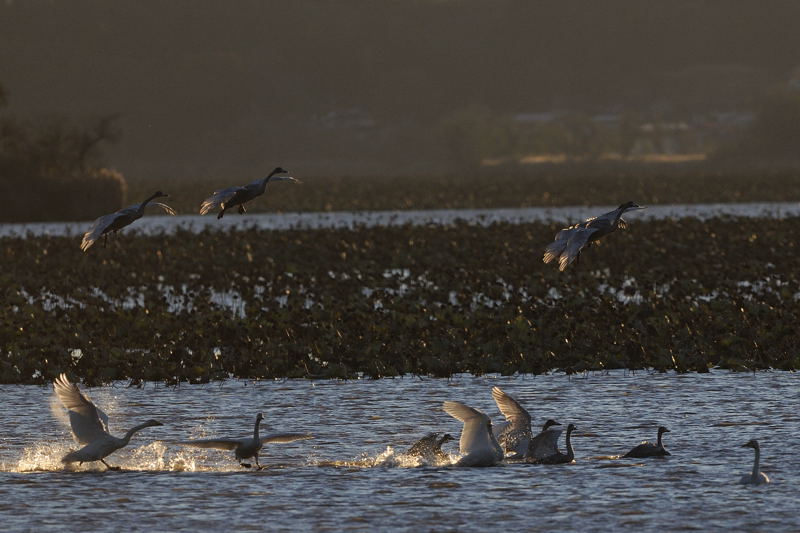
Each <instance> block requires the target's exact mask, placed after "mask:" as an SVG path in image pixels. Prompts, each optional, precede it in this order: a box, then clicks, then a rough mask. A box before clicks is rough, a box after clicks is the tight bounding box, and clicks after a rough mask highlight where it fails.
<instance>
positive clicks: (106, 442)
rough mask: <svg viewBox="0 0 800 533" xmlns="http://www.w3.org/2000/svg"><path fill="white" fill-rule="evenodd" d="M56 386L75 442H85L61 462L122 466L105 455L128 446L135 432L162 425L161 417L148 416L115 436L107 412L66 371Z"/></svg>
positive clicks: (58, 378) (110, 467) (117, 468)
mask: <svg viewBox="0 0 800 533" xmlns="http://www.w3.org/2000/svg"><path fill="white" fill-rule="evenodd" d="M53 389H54V390H55V393H56V396H58V399H59V401H60V402H61V405H63V406H64V408H65V409H66V410H67V411H69V423H70V426H71V427H72V437H73V438H74V439H75V442H77V443H78V444H80V445H82V446H83V448H81V449H79V450H75V451H71V452H69V453H68V454H67V455H65V456H64V457H63V458H62V459H61V462H62V463H78V464H83V463H88V462H90V461H100V462H101V463H103V464H104V465H105V466H106V468H108V469H109V470H119V467H115V466H110V465H109V464H108V463H106V462H105V461H104V460H103V459H104V458H105V457H107V456H109V455H111V454H112V453H114V452H115V451H117V450H119V449H120V448H123V447H125V446H127V445H128V443H129V442H130V440H131V437H133V435H134V434H135V433H136V432H138V431H140V430H142V429H144V428H147V427H151V426H161V425H162V424H161V422H159V421H158V420H148V421H147V422H144V423H143V424H139V425H138V426H135V427H133V428H131V429H129V430H128V432H127V433H125V436H124V437H122V438H118V437H114V436H113V435H110V434H109V433H108V416H107V415H106V414H105V413H104V412H103V411H101V410H100V409H99V408H98V407H97V406H95V405H94V404H93V403H92V402H91V401H90V400H89V398H87V397H86V396H85V395H83V394H81V391H80V390H79V389H78V386H77V385H75V384H74V383H70V382H69V379H67V376H66V374H61V375H60V376H58V377H57V378H56V380H55V382H54V383H53Z"/></svg>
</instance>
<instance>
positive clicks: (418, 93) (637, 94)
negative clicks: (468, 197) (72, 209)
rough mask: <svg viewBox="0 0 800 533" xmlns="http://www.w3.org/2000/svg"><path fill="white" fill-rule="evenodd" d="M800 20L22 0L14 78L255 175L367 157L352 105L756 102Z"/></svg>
mask: <svg viewBox="0 0 800 533" xmlns="http://www.w3.org/2000/svg"><path fill="white" fill-rule="evenodd" d="M798 20H800V3H798V2H794V1H769V2H760V1H736V0H724V1H723V0H719V1H700V0H691V1H690V0H682V1H673V2H667V1H655V0H630V1H624V2H623V1H608V2H596V1H593V0H586V1H582V2H564V1H533V0H492V1H483V0H480V1H479V0H451V1H434V0H385V1H373V0H360V1H355V0H330V1H321V0H318V1H313V0H292V1H290V2H286V1H255V0H252V1H251V0H236V1H233V2H217V1H213V2H212V1H206V2H202V1H187V0H184V1H169V2H167V1H161V2H157V1H115V0H111V1H108V0H74V1H57V0H51V1H46V0H26V1H24V2H22V1H12V2H9V1H6V2H5V3H0V66H1V68H0V84H2V85H3V86H4V87H5V88H6V90H7V91H8V93H9V100H10V105H9V108H8V109H7V111H6V112H9V113H13V114H15V115H17V116H33V115H41V114H44V113H58V114H61V115H65V116H68V117H70V118H75V119H77V120H83V119H86V118H90V117H97V116H100V115H103V114H110V113H122V119H121V122H120V125H121V126H122V129H123V131H124V137H123V140H122V142H121V143H120V144H119V145H118V146H117V147H115V148H114V149H113V151H112V153H111V159H112V161H111V162H112V163H113V164H114V165H115V166H117V167H118V168H120V169H121V170H122V171H123V172H125V173H126V174H134V175H135V174H156V175H158V174H164V175H174V174H179V175H193V174H214V173H226V172H234V173H242V174H245V175H247V174H249V173H251V172H256V170H257V169H260V168H261V167H267V166H271V165H272V166H274V163H275V162H276V159H281V160H283V161H285V159H284V158H288V159H289V160H290V161H291V162H292V163H295V164H301V163H302V161H303V160H304V159H308V160H309V161H310V160H313V159H318V160H320V159H324V158H320V157H317V158H315V157H314V155H315V154H322V153H325V154H326V155H325V157H333V156H332V155H330V154H333V155H336V154H338V153H339V152H345V153H343V154H342V156H343V158H342V159H343V160H344V161H347V160H353V159H354V158H356V157H358V155H359V152H358V148H357V146H355V147H353V146H350V147H348V146H347V145H346V144H345V143H342V146H341V147H339V146H338V145H336V146H332V145H331V141H330V139H327V138H325V137H324V136H323V137H319V135H318V134H317V133H318V132H316V131H315V129H318V126H319V123H318V122H316V119H318V118H319V117H320V116H323V115H325V114H326V113H329V112H331V111H338V110H344V109H351V108H358V109H359V110H362V111H363V112H364V113H366V114H368V115H369V116H370V117H372V118H374V119H375V121H376V123H377V124H379V125H400V124H409V123H413V124H418V125H421V127H425V126H426V125H430V124H435V123H436V121H438V120H440V119H441V117H443V116H446V115H447V114H448V113H451V112H453V111H454V110H457V109H460V108H463V107H468V106H474V105H479V106H485V107H487V108H489V109H491V110H493V111H496V112H498V113H515V112H532V111H543V110H548V109H554V108H562V109H564V108H567V109H573V108H574V109H582V110H585V111H587V112H602V111H605V110H626V109H645V110H646V109H649V108H651V107H652V106H661V108H664V109H668V110H674V111H675V112H688V111H691V110H697V109H712V108H717V109H729V108H735V107H746V106H748V105H752V102H753V101H754V100H756V99H757V97H758V95H759V94H760V93H761V92H763V90H764V88H765V87H767V86H769V85H770V84H774V83H778V82H781V81H782V80H785V78H786V77H787V75H788V73H789V72H790V71H791V69H792V68H793V67H795V66H796V65H800V32H797V31H796V22H797V21H798ZM356 144H357V143H356ZM326 150H327V151H326ZM348 150H349V151H350V152H348ZM309 152H310V153H309ZM284 164H289V163H284ZM258 172H260V170H258ZM258 172H256V173H258Z"/></svg>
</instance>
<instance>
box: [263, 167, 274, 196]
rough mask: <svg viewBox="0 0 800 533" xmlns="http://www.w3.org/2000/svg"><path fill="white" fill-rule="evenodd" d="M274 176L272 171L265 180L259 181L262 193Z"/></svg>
mask: <svg viewBox="0 0 800 533" xmlns="http://www.w3.org/2000/svg"><path fill="white" fill-rule="evenodd" d="M274 175H275V171H274V170H273V171H272V172H270V173H269V176H267V177H266V178H264V179H263V180H261V192H262V193H263V192H264V191H265V190H267V183H269V180H271V179H272V177H273V176H274Z"/></svg>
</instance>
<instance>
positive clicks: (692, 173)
mask: <svg viewBox="0 0 800 533" xmlns="http://www.w3.org/2000/svg"><path fill="white" fill-rule="evenodd" d="M289 170H290V171H292V172H291V174H292V175H294V176H297V177H299V178H300V179H302V180H304V183H302V184H299V185H293V184H289V183H273V184H270V185H269V186H268V188H267V192H266V194H265V195H264V196H262V197H260V198H258V199H257V200H256V201H254V202H252V203H250V204H249V205H248V210H249V211H251V212H264V211H284V212H288V211H348V210H383V209H444V208H448V209H457V208H491V207H529V206H548V207H549V206H562V205H615V206H616V205H619V204H621V203H623V202H626V201H628V200H633V201H635V202H637V203H639V204H642V205H647V204H655V203H717V202H724V203H727V202H789V201H800V171H798V170H796V169H791V168H781V167H767V166H764V167H752V166H750V167H742V168H730V167H722V166H719V165H715V164H636V163H621V164H611V163H608V164H600V163H595V164H555V165H531V166H529V167H525V166H499V167H494V168H485V169H482V170H473V171H465V172H464V173H462V174H450V175H441V176H402V177H394V178H393V177H385V176H375V177H369V178H364V177H350V176H341V177H314V176H306V175H304V174H303V172H302V169H292V168H290V169H289ZM257 177H259V176H242V177H239V178H238V179H237V178H219V179H213V180H211V179H206V180H182V179H164V180H159V179H148V180H138V179H130V180H129V183H128V186H129V194H128V200H129V203H133V202H137V201H142V200H143V199H144V198H146V197H147V196H149V195H150V194H152V193H153V192H154V191H156V190H163V191H164V192H166V193H168V194H170V198H169V199H168V200H167V203H168V204H170V205H171V206H172V207H174V208H175V209H177V210H178V211H179V212H180V213H182V214H191V213H197V212H198V210H199V208H200V203H201V202H202V201H203V199H204V198H205V197H207V196H208V195H210V194H211V192H212V191H213V190H215V189H221V188H224V187H228V186H231V185H243V184H245V183H249V182H250V181H252V180H253V179H255V178H257Z"/></svg>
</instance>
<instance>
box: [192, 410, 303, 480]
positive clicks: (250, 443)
mask: <svg viewBox="0 0 800 533" xmlns="http://www.w3.org/2000/svg"><path fill="white" fill-rule="evenodd" d="M263 419H264V415H262V414H261V413H258V415H256V425H255V429H254V430H253V436H252V437H245V438H241V439H205V440H185V441H181V442H178V444H181V445H184V446H193V447H195V448H216V449H218V450H233V452H234V454H235V455H236V460H237V461H239V464H240V465H241V466H243V467H245V468H250V466H251V465H250V463H243V462H242V460H243V459H249V458H250V457H253V458H255V462H256V468H258V469H259V470H261V468H263V467H262V466H261V465H260V464H258V453H259V452H260V451H261V448H262V447H263V446H264V445H265V444H269V443H271V442H294V441H296V440H305V439H312V438H314V437H313V436H312V435H309V434H308V433H271V434H269V435H264V436H263V437H262V436H260V435H259V433H258V426H259V425H260V424H261V421H262V420H263Z"/></svg>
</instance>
